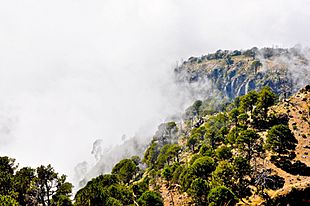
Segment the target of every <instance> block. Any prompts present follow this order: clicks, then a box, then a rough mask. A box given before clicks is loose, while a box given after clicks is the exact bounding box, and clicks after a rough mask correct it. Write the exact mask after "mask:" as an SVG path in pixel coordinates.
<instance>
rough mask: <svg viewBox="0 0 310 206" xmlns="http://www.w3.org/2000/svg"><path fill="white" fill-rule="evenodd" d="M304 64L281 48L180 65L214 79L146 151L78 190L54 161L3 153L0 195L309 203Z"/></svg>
mask: <svg viewBox="0 0 310 206" xmlns="http://www.w3.org/2000/svg"><path fill="white" fill-rule="evenodd" d="M280 57H281V58H282V57H283V58H284V59H287V58H288V59H291V60H292V59H293V60H292V61H294V62H295V63H296V64H297V65H299V66H300V67H301V69H302V70H304V71H305V73H304V75H303V77H302V76H296V77H294V74H293V73H292V72H293V70H292V68H291V65H289V64H288V62H286V61H282V62H280V63H279V58H280ZM266 65H267V66H266ZM307 65H308V60H307V59H306V58H305V57H304V56H302V55H301V54H300V53H298V52H296V51H294V50H284V49H271V50H270V49H265V50H258V49H257V48H253V49H250V50H246V51H237V50H236V51H233V52H232V51H218V52H216V53H214V54H209V55H206V56H203V57H201V58H194V57H193V58H190V59H189V60H188V61H185V62H183V63H182V65H179V66H178V67H177V68H176V69H175V72H176V78H177V81H178V82H179V83H180V84H195V83H197V82H200V81H201V80H203V81H207V82H209V83H210V84H209V85H210V88H208V92H209V94H208V95H206V96H205V99H201V100H196V101H194V102H193V103H192V105H191V106H189V107H188V108H187V109H186V110H185V111H182V113H183V115H182V118H181V119H180V120H178V121H169V122H165V123H162V124H160V125H159V126H158V130H157V132H156V133H155V134H154V136H153V138H152V140H151V141H150V142H149V144H148V145H146V147H145V151H144V154H143V155H140V156H139V155H133V156H131V157H130V156H129V157H127V158H124V159H122V160H120V161H118V162H117V163H116V164H115V165H114V166H113V168H112V170H111V172H110V173H108V174H106V173H103V171H102V174H100V175H98V176H97V177H94V178H92V179H91V180H90V181H88V182H87V183H86V184H85V186H84V187H82V188H81V189H79V190H78V191H77V193H76V194H75V195H74V197H72V196H71V195H72V184H70V183H68V182H67V181H66V177H65V176H63V175H62V176H61V175H59V174H58V173H57V172H55V171H54V169H53V168H52V167H51V166H50V165H48V166H40V167H38V168H36V169H33V168H30V167H24V168H19V167H18V165H17V164H16V163H15V160H14V159H11V158H9V157H1V158H0V202H2V205H48V206H50V205H64V206H65V205H76V206H111V205H126V206H127V205H139V206H153V205H154V206H160V205H174V206H177V205H216V206H227V205H298V206H299V205H309V204H310V198H309V194H310V168H309V166H310V159H309V155H308V154H309V149H310V144H309V143H310V142H309V137H310V86H309V85H303V87H302V88H301V87H300V86H299V84H300V82H301V81H300V79H302V80H303V81H304V82H308V78H309V70H308V69H309V67H307ZM297 81H299V83H298V84H297ZM308 83H309V82H308ZM197 86H199V84H197ZM125 146H126V145H125ZM125 146H124V147H125ZM138 149H139V150H141V147H139V148H138ZM137 154H138V153H137Z"/></svg>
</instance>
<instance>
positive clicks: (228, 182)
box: [212, 161, 235, 188]
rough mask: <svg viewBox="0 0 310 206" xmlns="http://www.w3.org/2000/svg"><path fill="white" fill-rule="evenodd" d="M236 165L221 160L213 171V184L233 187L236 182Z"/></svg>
mask: <svg viewBox="0 0 310 206" xmlns="http://www.w3.org/2000/svg"><path fill="white" fill-rule="evenodd" d="M234 169H235V168H234V167H233V165H231V164H230V163H229V162H227V161H221V162H220V163H219V164H218V165H217V167H216V169H215V170H214V172H213V173H212V178H213V181H212V183H213V185H218V186H220V185H225V186H226V187H229V188H232V185H233V183H234V179H233V177H234Z"/></svg>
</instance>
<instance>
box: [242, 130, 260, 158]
mask: <svg viewBox="0 0 310 206" xmlns="http://www.w3.org/2000/svg"><path fill="white" fill-rule="evenodd" d="M259 138H260V137H259V135H258V134H257V133H256V132H255V131H254V130H251V129H247V130H243V131H241V132H240V134H239V136H238V138H237V144H238V148H239V150H240V151H241V152H245V153H246V157H247V159H251V158H252V154H253V153H255V152H260V151H259V147H260V145H261V144H259V143H258V141H257V140H258V139H259Z"/></svg>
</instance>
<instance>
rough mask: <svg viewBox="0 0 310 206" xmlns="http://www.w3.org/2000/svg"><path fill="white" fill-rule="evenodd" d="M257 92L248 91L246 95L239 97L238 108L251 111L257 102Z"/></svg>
mask: <svg viewBox="0 0 310 206" xmlns="http://www.w3.org/2000/svg"><path fill="white" fill-rule="evenodd" d="M257 98H258V94H257V92H256V91H254V90H253V91H250V92H248V93H247V94H246V95H244V96H242V97H240V109H241V110H242V111H244V112H252V110H253V107H254V106H255V104H256V102H257Z"/></svg>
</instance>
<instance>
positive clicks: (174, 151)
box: [155, 144, 181, 169]
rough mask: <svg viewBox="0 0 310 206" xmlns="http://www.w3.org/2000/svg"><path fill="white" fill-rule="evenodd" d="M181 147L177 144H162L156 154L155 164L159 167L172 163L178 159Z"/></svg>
mask: <svg viewBox="0 0 310 206" xmlns="http://www.w3.org/2000/svg"><path fill="white" fill-rule="evenodd" d="M180 150H181V147H180V146H179V145H178V144H166V145H164V146H163V147H162V148H161V150H160V152H159V155H158V158H157V161H156V164H155V166H156V167H157V168H158V169H161V168H163V167H164V166H165V164H172V163H173V162H178V161H179V151H180Z"/></svg>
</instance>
